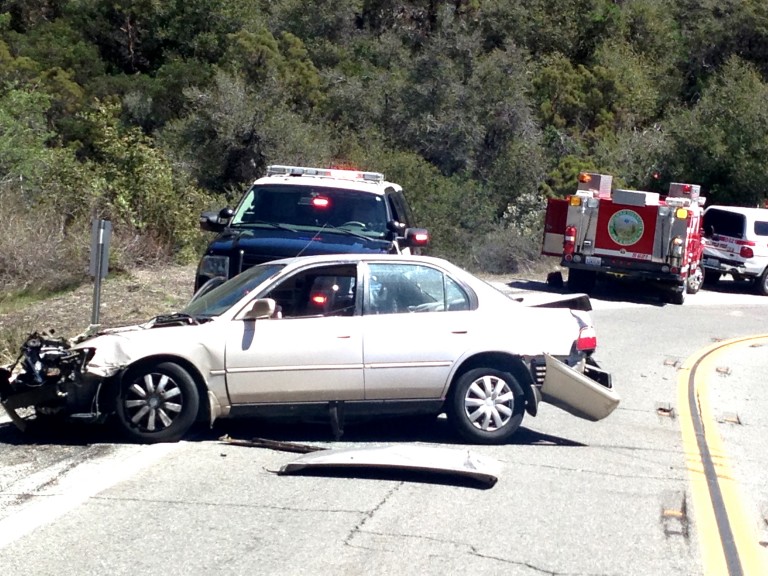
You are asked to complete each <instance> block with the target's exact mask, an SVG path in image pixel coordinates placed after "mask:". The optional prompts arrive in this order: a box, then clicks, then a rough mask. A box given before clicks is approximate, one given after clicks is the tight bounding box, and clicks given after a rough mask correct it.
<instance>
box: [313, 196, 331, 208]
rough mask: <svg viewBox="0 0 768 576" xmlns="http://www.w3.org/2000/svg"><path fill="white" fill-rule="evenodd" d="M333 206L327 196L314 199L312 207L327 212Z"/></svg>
mask: <svg viewBox="0 0 768 576" xmlns="http://www.w3.org/2000/svg"><path fill="white" fill-rule="evenodd" d="M330 205H331V200H330V198H328V197H327V196H315V197H314V198H312V207H313V208H319V209H321V210H325V209H326V208H328V207H329V206H330Z"/></svg>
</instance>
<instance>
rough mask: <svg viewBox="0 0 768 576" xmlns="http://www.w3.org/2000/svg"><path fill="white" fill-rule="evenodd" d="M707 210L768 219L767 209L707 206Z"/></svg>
mask: <svg viewBox="0 0 768 576" xmlns="http://www.w3.org/2000/svg"><path fill="white" fill-rule="evenodd" d="M707 210H722V211H724V212H733V213H735V214H742V215H744V216H751V217H754V218H768V209H766V208H747V207H746V206H720V205H717V204H713V205H712V206H708V207H707Z"/></svg>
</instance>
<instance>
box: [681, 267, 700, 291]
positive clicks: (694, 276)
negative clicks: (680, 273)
mask: <svg viewBox="0 0 768 576" xmlns="http://www.w3.org/2000/svg"><path fill="white" fill-rule="evenodd" d="M703 283H704V268H702V267H701V264H696V267H695V268H694V269H693V272H691V274H690V275H689V276H688V279H687V280H686V282H685V291H686V292H688V294H696V292H698V291H699V290H701V286H702V284H703Z"/></svg>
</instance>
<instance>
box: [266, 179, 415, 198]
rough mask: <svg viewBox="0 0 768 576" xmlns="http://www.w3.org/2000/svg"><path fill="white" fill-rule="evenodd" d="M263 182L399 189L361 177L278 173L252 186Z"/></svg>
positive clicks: (363, 189) (383, 190)
mask: <svg viewBox="0 0 768 576" xmlns="http://www.w3.org/2000/svg"><path fill="white" fill-rule="evenodd" d="M265 184H277V185H286V184H288V185H292V186H312V187H315V188H317V187H322V188H339V189H342V190H352V191H357V192H367V193H370V194H377V195H380V196H382V195H384V194H385V193H386V192H387V191H388V190H389V189H394V190H397V191H401V190H402V188H401V187H400V186H399V185H398V184H394V183H392V182H387V181H385V180H382V181H380V182H372V181H368V180H362V179H352V178H334V177H329V176H315V175H309V174H302V175H301V176H295V175H290V174H278V175H274V176H264V177H262V178H259V179H257V180H255V181H254V182H253V186H263V185H265Z"/></svg>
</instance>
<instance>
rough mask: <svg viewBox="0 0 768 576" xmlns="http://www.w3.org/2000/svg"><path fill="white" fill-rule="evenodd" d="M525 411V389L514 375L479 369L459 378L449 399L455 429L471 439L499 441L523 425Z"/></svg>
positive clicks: (476, 440) (466, 438)
mask: <svg viewBox="0 0 768 576" xmlns="http://www.w3.org/2000/svg"><path fill="white" fill-rule="evenodd" d="M524 412H525V396H524V395H523V389H522V387H521V386H520V384H519V383H518V382H517V380H516V379H515V377H514V376H512V374H510V373H509V372H502V371H500V370H496V369H493V368H476V369H474V370H470V371H468V372H466V373H465V374H463V375H462V376H460V377H459V379H458V380H457V381H456V383H455V385H454V388H453V392H452V395H451V398H450V402H449V416H450V420H451V422H452V424H453V427H454V429H455V430H456V432H458V434H459V435H460V436H461V437H462V438H463V439H464V440H467V441H469V442H473V443H478V444H500V443H502V442H505V441H507V440H508V439H509V438H510V437H511V436H512V435H513V434H514V433H515V432H516V431H517V429H518V428H519V427H520V423H521V422H522V421H523V414H524Z"/></svg>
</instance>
